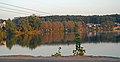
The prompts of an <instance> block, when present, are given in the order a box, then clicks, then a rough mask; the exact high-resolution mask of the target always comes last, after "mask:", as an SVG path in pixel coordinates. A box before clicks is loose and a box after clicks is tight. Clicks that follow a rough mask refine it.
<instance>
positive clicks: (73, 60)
mask: <svg viewBox="0 0 120 62" xmlns="http://www.w3.org/2000/svg"><path fill="white" fill-rule="evenodd" d="M33 60H34V61H36V62H39V61H40V62H45V61H46V62H49V61H50V62H51V61H54V62H56V61H57V62H65V61H66V62H77V61H78V62H79V61H84V62H94V61H95V62H102V61H105V62H120V58H119V57H109V56H61V57H51V56H30V55H8V56H0V62H2V61H3V62H13V61H15V62H18V61H20V62H26V61H29V62H32V61H33Z"/></svg>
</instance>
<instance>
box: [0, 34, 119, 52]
mask: <svg viewBox="0 0 120 62" xmlns="http://www.w3.org/2000/svg"><path fill="white" fill-rule="evenodd" d="M74 40H75V41H74ZM3 41H4V42H3ZM100 42H112V43H118V42H120V33H115V32H87V33H81V32H79V33H77V34H76V33H74V32H47V33H43V34H40V35H15V34H7V36H5V37H0V43H1V44H0V45H6V46H7V48H9V49H11V48H12V47H13V46H14V45H20V46H22V47H27V48H30V49H35V48H36V47H38V46H40V45H41V44H43V45H44V44H47V45H56V44H63V45H64V44H67V45H68V44H74V43H76V50H79V49H80V48H81V43H100ZM3 43H4V44H3ZM81 49H82V48H81Z"/></svg>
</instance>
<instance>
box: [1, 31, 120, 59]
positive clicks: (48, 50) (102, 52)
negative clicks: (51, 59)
mask: <svg viewBox="0 0 120 62" xmlns="http://www.w3.org/2000/svg"><path fill="white" fill-rule="evenodd" d="M74 40H75V33H74V32H71V33H63V32H57V33H55V32H54V33H53V32H51V33H44V34H41V35H37V36H28V35H22V36H14V35H9V36H7V38H6V39H3V41H0V42H1V45H0V55H1V56H2V55H33V56H51V55H52V54H54V53H55V52H57V51H58V47H62V49H61V53H62V55H64V56H67V55H73V50H74V49H76V44H77V43H76V42H75V41H74ZM80 44H81V45H82V46H84V48H85V50H86V54H85V55H95V56H113V57H120V33H117V32H97V33H96V32H87V33H80Z"/></svg>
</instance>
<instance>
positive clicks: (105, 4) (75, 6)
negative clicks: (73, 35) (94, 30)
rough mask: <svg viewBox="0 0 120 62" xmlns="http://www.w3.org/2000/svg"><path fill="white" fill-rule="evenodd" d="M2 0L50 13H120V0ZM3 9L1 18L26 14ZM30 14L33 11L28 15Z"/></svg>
mask: <svg viewBox="0 0 120 62" xmlns="http://www.w3.org/2000/svg"><path fill="white" fill-rule="evenodd" d="M0 2H3V3H8V4H12V5H16V6H20V7H25V8H31V9H35V10H38V11H42V12H47V13H51V14H49V15H67V14H68V15H103V14H120V0H0ZM0 6H4V7H7V8H14V9H19V8H15V7H11V6H7V5H4V4H0ZM1 9H4V10H6V9H5V8H1V7H0V19H1V18H2V19H7V18H13V17H19V16H26V15H25V14H17V13H12V12H6V11H2V10H1ZM7 10H8V9H7ZM12 11H14V10H12ZM24 11H27V10H24ZM34 13H36V12H34ZM30 14H32V13H29V14H28V15H30ZM37 14H38V13H37ZM41 14H42V13H41ZM43 15H46V14H43Z"/></svg>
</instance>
